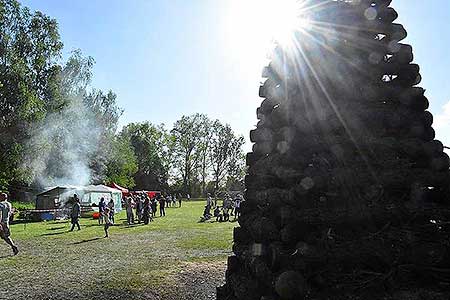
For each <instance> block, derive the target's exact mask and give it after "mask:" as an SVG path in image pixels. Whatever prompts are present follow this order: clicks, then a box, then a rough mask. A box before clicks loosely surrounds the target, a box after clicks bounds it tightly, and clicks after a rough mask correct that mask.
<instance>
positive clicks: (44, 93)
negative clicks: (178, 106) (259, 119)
mask: <svg viewBox="0 0 450 300" xmlns="http://www.w3.org/2000/svg"><path fill="white" fill-rule="evenodd" d="M62 49H63V43H62V42H61V39H60V35H59V32H58V24H57V22H56V20H54V19H51V18H49V17H48V16H46V15H44V14H42V13H41V12H31V11H30V10H29V9H28V8H26V7H22V6H21V5H20V4H19V3H18V2H17V1H15V0H0V189H2V190H5V189H10V190H11V189H15V188H17V187H21V188H22V187H33V188H42V187H45V186H50V185H57V184H74V185H75V184H89V183H110V182H116V183H117V184H119V185H123V186H125V187H128V188H136V189H162V190H170V191H176V192H182V193H189V194H190V195H192V196H199V195H202V194H205V193H206V191H209V192H212V193H214V192H216V191H218V190H220V189H223V188H231V189H236V188H239V187H240V185H241V182H242V177H243V174H244V158H243V152H242V145H243V144H244V139H243V137H240V136H236V134H235V133H234V132H233V130H232V129H231V128H230V126H229V125H228V124H222V123H221V122H219V121H217V120H215V121H214V120H210V119H209V118H208V117H207V116H205V115H202V114H195V115H191V116H183V117H182V118H181V119H180V120H178V121H177V122H176V123H175V124H174V125H173V128H169V129H168V128H166V127H165V126H164V125H163V124H160V125H155V124H151V123H149V122H144V123H131V124H128V125H127V126H125V127H124V128H123V129H122V130H121V131H120V132H118V122H119V119H120V117H121V115H122V113H123V110H122V109H121V108H119V107H118V105H117V97H116V94H115V93H114V92H112V91H106V92H105V91H101V90H98V89H95V88H93V87H92V86H91V78H92V75H93V74H92V70H93V66H94V63H95V62H94V59H93V58H92V57H86V56H84V55H83V54H82V53H81V51H79V50H77V51H74V52H72V54H71V56H70V57H69V58H68V59H66V60H63V58H62Z"/></svg>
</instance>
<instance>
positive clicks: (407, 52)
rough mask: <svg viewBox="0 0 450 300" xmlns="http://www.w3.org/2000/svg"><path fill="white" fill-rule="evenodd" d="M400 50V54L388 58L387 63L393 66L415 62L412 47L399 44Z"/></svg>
mask: <svg viewBox="0 0 450 300" xmlns="http://www.w3.org/2000/svg"><path fill="white" fill-rule="evenodd" d="M399 45H400V49H399V50H398V52H396V53H394V54H392V56H391V57H387V58H386V62H387V63H392V64H409V63H410V62H412V61H413V59H414V55H413V51H412V47H411V45H407V44H399Z"/></svg>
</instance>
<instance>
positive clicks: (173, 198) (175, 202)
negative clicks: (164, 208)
mask: <svg viewBox="0 0 450 300" xmlns="http://www.w3.org/2000/svg"><path fill="white" fill-rule="evenodd" d="M172 205H173V207H176V206H177V196H175V195H172Z"/></svg>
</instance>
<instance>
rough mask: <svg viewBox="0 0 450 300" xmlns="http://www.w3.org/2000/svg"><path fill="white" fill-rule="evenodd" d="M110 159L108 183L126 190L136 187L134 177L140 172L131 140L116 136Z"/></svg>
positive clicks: (107, 169) (112, 142)
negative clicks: (115, 184)
mask: <svg viewBox="0 0 450 300" xmlns="http://www.w3.org/2000/svg"><path fill="white" fill-rule="evenodd" d="M109 157H110V159H108V160H107V162H106V174H105V175H106V181H107V182H108V183H112V182H114V183H117V184H118V185H121V186H123V187H126V188H133V187H135V186H136V184H135V182H134V175H135V174H136V172H137V171H138V162H137V158H136V155H135V153H134V148H133V146H132V145H131V141H130V140H129V138H127V137H125V136H120V135H118V136H115V137H114V139H113V140H112V141H111V150H110V155H109Z"/></svg>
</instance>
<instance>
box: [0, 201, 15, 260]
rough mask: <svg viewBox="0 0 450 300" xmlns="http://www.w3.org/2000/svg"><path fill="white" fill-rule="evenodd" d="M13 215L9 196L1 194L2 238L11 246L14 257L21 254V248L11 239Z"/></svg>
mask: <svg viewBox="0 0 450 300" xmlns="http://www.w3.org/2000/svg"><path fill="white" fill-rule="evenodd" d="M11 214H12V205H11V203H9V202H8V195H7V194H5V193H1V194H0V238H1V239H3V240H4V241H5V242H6V243H7V244H8V245H10V246H11V249H12V251H13V254H14V255H17V254H18V253H19V248H17V246H16V245H15V244H14V242H13V240H12V239H11V231H10V229H9V218H10V217H11Z"/></svg>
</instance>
